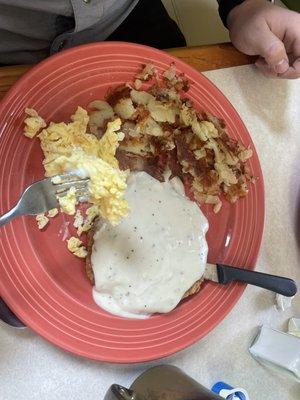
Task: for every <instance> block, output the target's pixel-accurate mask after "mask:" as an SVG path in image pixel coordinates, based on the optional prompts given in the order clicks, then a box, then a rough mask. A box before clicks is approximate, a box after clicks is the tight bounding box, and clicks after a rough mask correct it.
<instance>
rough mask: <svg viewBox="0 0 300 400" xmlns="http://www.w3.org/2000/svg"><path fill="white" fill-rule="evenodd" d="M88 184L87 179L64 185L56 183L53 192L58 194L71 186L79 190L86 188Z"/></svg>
mask: <svg viewBox="0 0 300 400" xmlns="http://www.w3.org/2000/svg"><path fill="white" fill-rule="evenodd" d="M88 182H89V179H88V178H86V179H81V180H77V181H69V182H64V183H58V184H55V190H56V192H60V191H63V190H69V189H70V188H71V187H72V186H74V187H75V188H81V187H87V184H88Z"/></svg>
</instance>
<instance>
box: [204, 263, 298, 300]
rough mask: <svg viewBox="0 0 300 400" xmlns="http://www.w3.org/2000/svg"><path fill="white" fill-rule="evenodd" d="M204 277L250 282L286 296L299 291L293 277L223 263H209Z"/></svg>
mask: <svg viewBox="0 0 300 400" xmlns="http://www.w3.org/2000/svg"><path fill="white" fill-rule="evenodd" d="M204 279H206V280H209V281H213V282H217V283H221V284H223V285H226V284H228V283H230V282H234V281H238V282H243V283H248V284H249V285H254V286H259V287H261V288H264V289H268V290H271V291H272V292H275V293H279V294H282V295H283V296H286V297H292V296H295V294H296V293H297V285H296V282H295V281H293V279H290V278H285V277H283V276H276V275H269V274H264V273H262V272H257V271H252V270H249V269H243V268H237V267H231V266H229V265H223V264H207V265H206V269H205V272H204Z"/></svg>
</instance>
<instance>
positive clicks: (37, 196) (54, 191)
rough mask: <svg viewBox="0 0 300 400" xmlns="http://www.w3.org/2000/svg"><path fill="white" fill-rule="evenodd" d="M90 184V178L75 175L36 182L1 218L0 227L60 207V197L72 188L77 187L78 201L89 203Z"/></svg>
mask: <svg viewBox="0 0 300 400" xmlns="http://www.w3.org/2000/svg"><path fill="white" fill-rule="evenodd" d="M53 178H55V179H53ZM53 180H54V182H59V183H54V182H53ZM88 182H89V178H84V179H80V178H78V176H77V175H74V174H64V175H57V176H56V177H51V178H46V179H43V180H41V181H38V182H35V183H33V184H32V185H30V186H28V187H27V189H25V191H24V192H23V194H22V196H21V198H20V200H19V201H18V203H17V204H16V205H15V206H14V207H13V208H12V209H11V210H10V211H8V212H7V213H6V214H4V215H2V216H1V217H0V226H2V225H4V224H7V223H8V222H10V221H11V220H12V219H13V218H15V217H18V216H21V215H38V214H41V213H44V212H45V211H49V210H51V209H52V208H56V207H58V206H59V202H58V197H61V196H64V195H66V194H67V192H68V190H69V189H70V188H71V187H75V195H76V198H77V200H78V201H87V200H88V197H89V196H88Z"/></svg>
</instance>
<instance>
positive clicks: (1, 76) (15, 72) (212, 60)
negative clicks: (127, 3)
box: [0, 43, 254, 99]
mask: <svg viewBox="0 0 300 400" xmlns="http://www.w3.org/2000/svg"><path fill="white" fill-rule="evenodd" d="M166 51H167V52H168V53H170V54H172V55H173V56H175V57H177V58H179V59H181V60H182V61H184V62H186V63H187V64H189V65H190V66H192V67H194V68H195V69H197V70H198V71H201V72H203V71H210V70H214V69H221V68H228V67H235V66H239V65H247V64H252V63H253V62H254V58H253V57H251V56H247V55H245V54H243V53H241V52H239V51H238V50H237V49H235V48H234V47H233V45H232V44H231V43H221V44H214V45H207V46H195V47H184V48H175V49H168V50H166ZM31 67H32V65H14V66H6V67H0V99H1V98H2V97H3V96H4V95H5V93H6V92H7V91H8V90H9V89H10V87H11V86H12V85H13V84H14V83H15V82H16V81H17V80H18V79H19V78H20V77H21V76H22V75H24V74H25V72H27V71H28V70H29V69H30V68H31Z"/></svg>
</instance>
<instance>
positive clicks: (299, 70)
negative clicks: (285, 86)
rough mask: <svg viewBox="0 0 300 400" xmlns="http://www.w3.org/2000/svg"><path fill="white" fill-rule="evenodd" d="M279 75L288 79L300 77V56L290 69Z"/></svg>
mask: <svg viewBox="0 0 300 400" xmlns="http://www.w3.org/2000/svg"><path fill="white" fill-rule="evenodd" d="M279 77H280V78H287V79H297V78H300V57H299V58H297V59H296V60H295V61H294V63H293V65H292V66H291V67H289V69H288V70H287V71H286V72H285V73H283V74H280V76H279Z"/></svg>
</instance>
